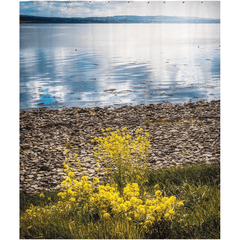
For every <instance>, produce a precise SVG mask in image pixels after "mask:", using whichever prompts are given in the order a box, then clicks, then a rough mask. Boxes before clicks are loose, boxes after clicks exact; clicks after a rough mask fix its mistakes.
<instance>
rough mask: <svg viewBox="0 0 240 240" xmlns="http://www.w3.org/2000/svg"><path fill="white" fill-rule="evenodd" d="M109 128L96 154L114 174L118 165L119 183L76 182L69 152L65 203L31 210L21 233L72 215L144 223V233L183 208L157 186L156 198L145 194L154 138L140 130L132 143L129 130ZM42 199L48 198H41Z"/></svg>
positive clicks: (24, 217) (23, 218)
mask: <svg viewBox="0 0 240 240" xmlns="http://www.w3.org/2000/svg"><path fill="white" fill-rule="evenodd" d="M110 130H111V129H110V128H107V129H105V130H104V129H103V132H104V133H107V134H106V136H105V137H103V138H98V139H97V138H94V139H93V141H94V142H97V143H98V148H97V150H96V151H95V156H96V158H100V159H101V161H103V162H105V163H108V164H110V166H109V174H112V173H113V172H112V167H113V165H115V166H116V172H117V176H118V181H117V182H116V181H114V180H113V179H112V180H113V181H110V183H107V184H106V185H102V184H100V181H99V179H98V178H97V177H94V178H93V180H91V181H89V180H88V178H87V176H82V177H81V178H80V179H77V177H76V176H75V173H74V168H71V165H70V163H69V162H68V160H69V159H70V158H72V156H70V157H69V156H68V151H67V150H65V151H64V153H65V154H66V155H67V157H66V158H65V162H64V163H63V166H64V168H65V170H64V172H65V173H66V174H67V176H66V179H65V180H64V181H62V182H61V187H62V191H61V192H60V193H58V196H59V197H60V201H58V203H56V204H52V205H48V206H46V207H34V206H31V207H30V209H28V210H27V211H26V212H25V213H24V214H22V215H21V224H22V225H21V227H22V231H28V228H24V226H26V224H25V225H24V223H26V222H29V224H33V222H34V224H36V225H39V226H42V227H43V229H44V226H45V225H44V224H47V223H49V224H50V222H51V221H52V220H53V219H55V220H56V219H66V218H67V217H68V216H72V215H71V214H74V215H77V216H79V219H82V221H83V222H84V221H85V219H83V218H86V219H90V220H89V221H91V219H93V216H97V218H99V219H101V220H103V221H105V222H108V221H109V223H110V222H111V221H116V220H119V219H122V220H125V221H127V222H129V223H131V222H132V223H133V222H134V223H138V224H140V225H142V228H143V229H144V230H145V231H148V230H149V229H151V227H152V226H154V225H155V224H159V223H160V222H162V221H163V220H165V221H171V220H172V218H173V217H174V215H175V211H176V210H177V209H178V208H179V207H181V206H183V203H182V202H181V201H180V202H178V201H177V200H176V197H174V196H171V197H169V198H168V197H163V195H162V192H161V191H160V190H158V187H159V186H158V185H156V186H155V196H154V197H152V198H151V199H148V198H147V195H146V192H145V191H144V190H143V183H144V182H146V181H147V171H148V149H149V146H150V143H149V141H148V137H149V134H148V133H145V134H143V133H142V129H141V128H140V129H137V130H136V132H135V134H136V137H135V139H132V137H131V136H130V135H129V134H128V132H127V128H126V127H125V128H123V129H122V132H121V133H120V131H118V130H117V131H115V132H111V133H110V132H109V131H110ZM77 157H78V156H77V154H76V155H75V156H74V157H73V158H74V159H75V160H76V161H77V163H78V167H79V170H81V165H80V160H79V159H78V158H77ZM110 179H111V176H110ZM118 184H121V185H122V186H121V187H123V186H124V187H123V190H122V192H120V191H119V185H118ZM120 189H121V188H120ZM40 197H44V195H43V194H40ZM83 215H84V216H85V217H83Z"/></svg>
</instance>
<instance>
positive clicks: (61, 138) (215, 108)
mask: <svg viewBox="0 0 240 240" xmlns="http://www.w3.org/2000/svg"><path fill="white" fill-rule="evenodd" d="M163 121H165V123H166V122H167V123H168V124H165V123H164V122H163ZM179 121H180V122H179ZM176 122H177V123H176ZM170 123H171V124H170ZM125 126H126V127H127V128H128V129H129V134H130V135H132V133H133V132H134V131H135V130H136V129H137V128H143V131H144V132H148V133H149V134H150V138H149V140H150V144H151V147H150V151H149V167H150V169H158V168H162V167H169V166H171V165H173V164H176V165H180V164H183V163H199V164H201V163H204V162H206V163H208V164H212V163H217V162H220V100H218V101H211V102H204V101H199V102H196V103H192V102H190V103H184V104H171V103H168V102H165V103H159V104H150V105H148V106H146V105H137V106H124V107H119V108H113V109H112V108H110V107H104V108H100V107H94V108H78V107H74V108H63V109H56V110H48V109H46V108H39V109H37V110H32V111H21V112H20V189H21V190H22V191H25V192H29V193H35V192H40V191H41V189H45V190H46V189H51V190H53V189H60V188H61V186H60V183H61V181H62V180H63V179H64V178H65V176H66V173H64V172H63V170H64V168H63V165H62V163H63V162H64V159H65V157H66V156H65V155H64V153H63V152H64V150H65V149H68V151H70V152H71V153H72V155H73V156H74V155H75V154H78V158H79V159H80V162H81V167H82V169H83V170H85V171H86V174H87V175H88V176H89V177H91V178H92V177H94V176H96V177H99V178H100V179H104V176H105V175H104V172H105V169H104V168H105V167H106V166H103V165H102V166H101V169H100V171H98V170H97V169H98V166H97V162H96V159H95V158H94V156H93V152H94V151H93V148H94V146H93V145H92V144H91V139H93V138H94V137H102V136H103V133H102V131H101V129H102V128H104V129H105V128H108V127H111V129H112V130H113V131H114V130H117V129H121V128H122V127H125ZM67 142H70V147H66V145H65V144H66V143H67ZM86 157H87V159H86ZM71 164H72V165H74V164H75V162H71ZM75 166H76V167H77V163H76V164H75ZM80 175H81V174H80V173H79V176H80Z"/></svg>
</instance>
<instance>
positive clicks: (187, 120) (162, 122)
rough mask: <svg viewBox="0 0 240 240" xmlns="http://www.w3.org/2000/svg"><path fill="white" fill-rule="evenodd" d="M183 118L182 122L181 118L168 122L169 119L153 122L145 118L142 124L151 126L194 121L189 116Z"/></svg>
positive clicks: (194, 121)
mask: <svg viewBox="0 0 240 240" xmlns="http://www.w3.org/2000/svg"><path fill="white" fill-rule="evenodd" d="M183 120H184V122H182V121H181V120H179V121H175V122H170V121H165V120H161V121H154V122H153V121H150V120H146V121H145V122H144V123H143V124H144V125H146V126H151V125H172V124H173V125H178V124H183V123H196V120H194V119H193V118H190V119H187V118H184V119H183ZM198 125H199V124H198ZM201 125H202V123H201V124H200V125H199V126H201Z"/></svg>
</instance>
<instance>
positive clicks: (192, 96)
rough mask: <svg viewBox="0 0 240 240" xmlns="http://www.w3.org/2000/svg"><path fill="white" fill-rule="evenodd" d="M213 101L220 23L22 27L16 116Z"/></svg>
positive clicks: (216, 94) (217, 91) (217, 95)
mask: <svg viewBox="0 0 240 240" xmlns="http://www.w3.org/2000/svg"><path fill="white" fill-rule="evenodd" d="M218 99H220V24H21V25H20V110H30V109H35V108H40V107H47V108H49V109H56V108H61V107H95V106H99V107H104V106H109V105H111V106H113V107H114V106H116V107H117V106H122V105H133V106H134V105H138V104H145V105H148V104H150V103H159V102H163V101H169V102H171V103H184V102H189V101H193V102H194V101H199V100H206V101H211V100H218Z"/></svg>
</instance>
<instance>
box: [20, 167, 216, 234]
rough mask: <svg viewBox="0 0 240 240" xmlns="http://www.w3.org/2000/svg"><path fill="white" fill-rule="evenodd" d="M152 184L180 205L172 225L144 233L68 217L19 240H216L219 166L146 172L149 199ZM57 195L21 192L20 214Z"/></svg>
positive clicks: (116, 224) (36, 228)
mask: <svg viewBox="0 0 240 240" xmlns="http://www.w3.org/2000/svg"><path fill="white" fill-rule="evenodd" d="M156 184H158V185H159V189H161V191H162V192H163V195H164V196H167V197H170V196H172V195H173V196H176V198H177V199H179V200H181V201H183V203H184V207H182V208H181V209H180V210H179V211H178V212H177V214H176V215H175V219H174V220H173V221H171V222H168V223H167V222H166V223H163V224H162V225H161V226H154V227H153V228H152V230H151V231H150V232H148V233H146V232H144V231H142V229H141V226H138V225H137V224H128V223H126V222H124V221H121V220H119V221H117V222H114V223H111V224H106V223H104V222H101V221H99V220H98V219H97V218H94V216H93V218H92V219H90V220H89V219H88V220H87V219H86V221H85V222H83V221H82V220H81V221H82V222H81V223H79V222H78V221H80V219H82V218H80V217H79V216H77V215H76V214H75V213H72V215H71V216H66V218H65V219H60V220H55V221H52V224H50V225H49V227H48V228H47V229H41V226H30V228H31V229H30V230H29V233H28V234H27V235H25V236H21V238H67V239H71V238H82V239H83V238H91V239H96V238H108V239H110V238H135V239H136V238H137V239H139V238H142V239H144V238H148V239H154V238H157V239H159V238H165V239H176V238H177V239H190V238H192V239H196V238H201V239H210V238H211V239H220V164H212V165H208V164H203V165H197V164H192V165H183V166H182V167H180V166H178V167H171V168H163V169H159V170H154V171H150V172H149V176H148V183H147V189H148V192H149V194H150V195H153V194H154V186H155V185H156ZM58 192H59V191H52V192H44V195H45V197H44V198H42V197H40V196H39V194H35V195H33V196H29V195H28V194H26V193H23V192H21V193H20V214H23V212H24V211H25V210H26V209H28V208H29V206H30V204H33V205H34V206H44V205H46V204H49V203H52V204H54V203H55V202H57V201H58V200H59V198H58V196H57V193H58ZM50 198H51V200H50ZM40 233H41V234H40Z"/></svg>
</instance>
